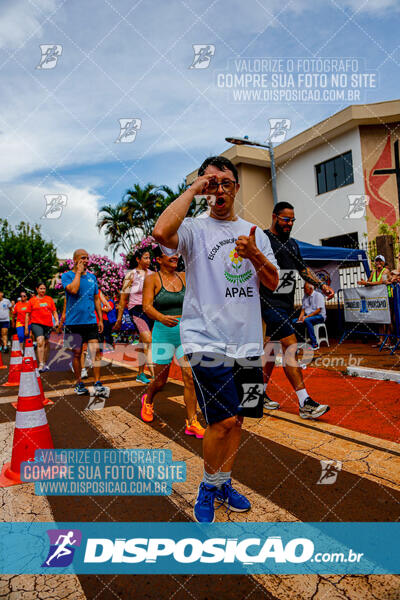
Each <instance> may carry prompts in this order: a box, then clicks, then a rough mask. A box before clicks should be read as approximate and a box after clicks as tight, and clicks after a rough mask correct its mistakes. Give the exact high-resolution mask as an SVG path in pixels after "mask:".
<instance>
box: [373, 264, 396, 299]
mask: <svg viewBox="0 0 400 600" xmlns="http://www.w3.org/2000/svg"><path fill="white" fill-rule="evenodd" d="M384 270H385V269H382V271H381V272H380V273H379V275H378V278H377V277H376V275H377V274H376V271H375V270H374V271H373V272H372V282H373V283H375V282H377V281H380V280H381V279H382V275H383V271H384ZM386 287H387V291H388V296H389V298H391V297H392V296H393V290H392V286H391V285H388V286H386Z"/></svg>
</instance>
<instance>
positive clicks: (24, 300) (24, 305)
mask: <svg viewBox="0 0 400 600" xmlns="http://www.w3.org/2000/svg"><path fill="white" fill-rule="evenodd" d="M27 312H29V302H28V296H27V294H26V292H21V300H20V301H19V302H17V303H16V305H15V306H14V309H13V319H12V326H13V327H15V329H16V331H17V336H18V340H19V343H20V344H23V343H24V341H25V339H26V337H29V334H30V332H31V324H30V323H31V322H30V320H29V322H28V335H27V336H25V315H26V313H27Z"/></svg>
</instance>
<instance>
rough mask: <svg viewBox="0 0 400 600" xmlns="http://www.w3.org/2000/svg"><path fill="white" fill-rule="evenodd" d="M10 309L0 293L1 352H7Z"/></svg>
mask: <svg viewBox="0 0 400 600" xmlns="http://www.w3.org/2000/svg"><path fill="white" fill-rule="evenodd" d="M10 309H11V302H10V301H9V300H8V298H4V292H3V291H0V332H1V343H2V346H1V350H2V351H3V352H8V330H9V329H10Z"/></svg>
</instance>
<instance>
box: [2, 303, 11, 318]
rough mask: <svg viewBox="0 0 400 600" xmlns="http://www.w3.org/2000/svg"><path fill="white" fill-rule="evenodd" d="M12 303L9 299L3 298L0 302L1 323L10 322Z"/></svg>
mask: <svg viewBox="0 0 400 600" xmlns="http://www.w3.org/2000/svg"><path fill="white" fill-rule="evenodd" d="M10 308H11V302H10V301H9V300H8V299H7V298H3V300H2V301H1V302H0V321H9V320H10Z"/></svg>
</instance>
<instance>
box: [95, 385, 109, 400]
mask: <svg viewBox="0 0 400 600" xmlns="http://www.w3.org/2000/svg"><path fill="white" fill-rule="evenodd" d="M93 389H94V395H95V396H102V397H103V398H108V397H109V395H110V388H106V387H104V385H103V384H102V383H101V381H96V383H95V384H94V386H93Z"/></svg>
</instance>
